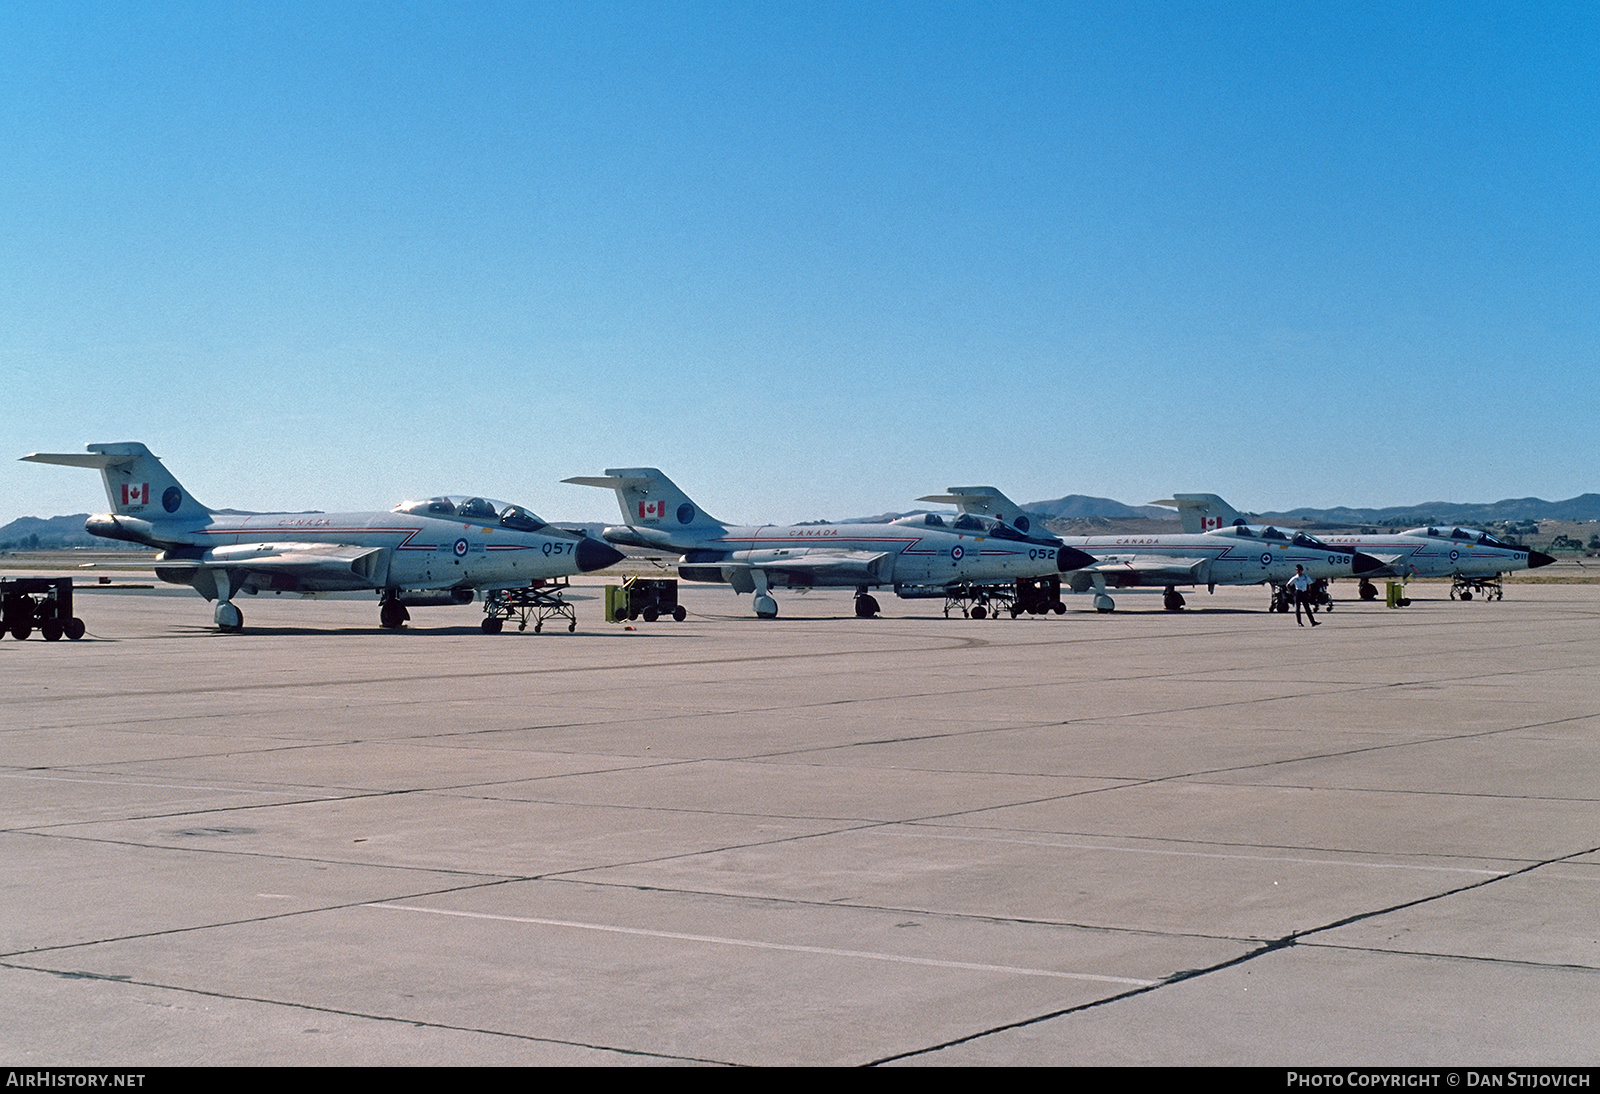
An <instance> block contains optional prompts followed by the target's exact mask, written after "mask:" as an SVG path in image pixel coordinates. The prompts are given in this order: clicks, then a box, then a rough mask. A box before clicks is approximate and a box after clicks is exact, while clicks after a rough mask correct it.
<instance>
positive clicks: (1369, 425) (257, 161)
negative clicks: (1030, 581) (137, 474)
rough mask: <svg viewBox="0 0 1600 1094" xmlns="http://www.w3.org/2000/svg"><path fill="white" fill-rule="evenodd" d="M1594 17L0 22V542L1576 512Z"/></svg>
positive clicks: (905, 8) (20, 18)
mask: <svg viewBox="0 0 1600 1094" xmlns="http://www.w3.org/2000/svg"><path fill="white" fill-rule="evenodd" d="M1596 73H1600V8H1596V7H1595V6H1594V5H1590V4H1572V5H1561V4H1544V5H1539V4H1534V5H1513V4H1509V3H1506V4H1493V5H1491V4H1475V3H1470V2H1451V3H1437V4H1430V3H1422V4H1402V3H1392V4H1377V3H1372V4H1366V3H1330V4H1288V3H1267V4H1249V3H1236V4H1152V5H1144V6H1139V5H1133V4H1104V3H1085V4H1073V3H1048V4H1003V3H983V4H970V5H969V4H940V3H916V4H868V5H861V4H837V5H830V4H822V3H805V4H703V3H694V4H680V3H651V4H626V3H617V4H598V3H577V4H567V3H527V4H522V3H518V4H489V3H473V4H459V5H457V4H445V3H434V4H407V3H381V4H363V3H354V2H348V3H346V2H341V3H329V4H310V3H304V4H273V3H253V4H241V5H234V4H221V3H196V4H170V3H160V2H138V3H132V2H130V3H89V4H74V3H65V2H60V0H52V2H48V3H30V2H26V0H14V2H12V3H9V4H7V5H5V6H4V7H0V383H3V384H4V387H5V390H6V393H7V399H6V406H7V411H6V413H5V414H4V415H0V456H3V455H5V454H6V453H9V454H10V455H9V457H7V458H4V459H0V523H3V522H4V521H7V520H10V519H12V518H13V517H16V516H20V515H36V516H49V515H54V514H57V513H69V512H81V511H85V510H90V511H96V510H99V509H101V508H103V507H104V494H103V492H102V491H101V489H100V486H99V483H98V482H97V481H95V476H94V475H93V474H92V473H90V472H85V471H78V470H74V469H69V468H57V467H41V466H37V465H33V464H26V463H18V462H16V460H15V457H17V456H21V455H23V454H24V453H27V452H32V451H79V450H81V449H82V446H83V445H84V444H85V443H88V442H92V441H119V440H142V441H144V442H145V443H147V444H149V445H150V447H151V448H152V449H153V450H154V451H155V452H157V453H158V454H159V455H161V456H163V457H164V458H165V459H166V461H167V465H168V467H169V468H170V469H171V470H173V471H174V473H175V474H176V475H177V476H178V478H179V479H180V480H181V481H183V482H184V484H185V485H186V486H188V487H189V489H190V490H191V491H192V492H193V493H194V494H195V495H196V496H198V497H199V498H201V500H203V501H204V502H206V503H207V504H210V505H214V506H225V505H229V506H236V507H240V508H252V509H260V510H272V509H280V508H292V509H298V508H322V509H360V508H387V507H388V506H389V505H392V504H393V503H394V502H396V501H398V500H400V499H401V498H402V497H418V496H424V495H428V494H435V493H447V492H448V493H462V492H470V493H479V494H484V495H488V496H492V497H500V498H506V499H510V500H515V501H519V502H522V503H523V504H526V505H528V506H530V507H531V508H533V509H535V510H536V511H538V512H540V513H541V514H543V515H545V516H546V517H549V518H553V519H568V520H575V519H594V520H608V519H613V518H614V515H615V513H614V509H615V507H614V504H613V503H612V501H611V500H610V498H609V497H608V496H607V495H605V494H602V493H600V492H598V491H592V490H585V489H584V488H581V487H575V486H570V485H564V484H562V483H561V482H560V480H561V479H562V478H564V477H566V476H568V475H576V474H598V473H599V472H600V471H601V470H602V469H603V468H606V467H615V466H635V465H655V466H659V467H661V468H662V469H664V470H665V471H666V472H667V473H668V474H669V475H671V476H672V477H673V478H674V479H675V480H676V481H677V482H678V483H679V485H680V486H682V487H683V488H684V489H685V490H686V491H687V492H688V493H689V494H690V495H691V496H693V497H694V498H695V499H696V500H697V501H699V502H700V503H701V504H702V505H703V506H704V507H705V508H707V509H709V510H710V511H712V512H714V513H716V514H718V515H719V516H723V517H725V518H729V519H737V520H750V521H756V520H778V521H785V520H803V519H811V518H816V517H821V516H849V515H856V514H862V513H872V512H880V511H883V510H886V509H892V508H893V509H899V508H910V507H911V506H912V505H913V499H915V498H916V497H917V496H918V495H919V494H924V493H930V492H934V491H938V490H942V489H943V488H944V487H946V486H950V485H969V484H980V483H983V484H992V485H995V486H999V487H1000V488H1001V489H1002V490H1004V491H1005V492H1006V493H1008V494H1010V495H1012V496H1013V497H1015V498H1018V499H1019V500H1032V499H1042V498H1049V497H1057V496H1060V495H1062V494H1067V493H1082V494H1094V495H1101V496H1107V497H1113V498H1117V499H1119V500H1122V501H1127V502H1131V503H1142V502H1146V501H1149V500H1151V499H1153V498H1157V497H1165V496H1168V495H1169V493H1170V492H1172V491H1174V490H1209V491H1215V492H1217V493H1220V494H1222V495H1223V496H1225V497H1227V498H1228V499H1229V500H1230V501H1232V502H1233V503H1234V504H1235V505H1238V506H1239V507H1240V508H1244V509H1253V510H1268V509H1281V508H1291V507H1294V506H1299V505H1318V506H1324V505H1337V504H1342V505H1356V506H1379V505H1398V504H1408V503H1416V502H1424V501H1432V500H1447V501H1492V500H1497V499H1499V498H1503V497H1518V496H1527V495H1538V496H1542V497H1545V498H1551V499H1555V498H1565V497H1570V496H1572V495H1575V494H1579V493H1583V492H1586V491H1590V490H1600V481H1597V478H1596V472H1595V469H1596V467H1597V466H1600V460H1597V456H1600V441H1597V439H1596V438H1597V430H1596V428H1595V423H1596V420H1597V412H1600V352H1597V351H1600V337H1597V335H1600V261H1597V259H1600V192H1597V187H1600V181H1597V180H1600V116H1597V115H1600V95H1597V93H1596V81H1597V76H1596Z"/></svg>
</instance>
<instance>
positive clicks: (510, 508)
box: [394, 494, 547, 532]
mask: <svg viewBox="0 0 1600 1094" xmlns="http://www.w3.org/2000/svg"><path fill="white" fill-rule="evenodd" d="M394 511H395V512H396V513H415V514H416V515H417V516H419V517H436V518H438V519H441V520H458V521H461V522H462V523H463V524H494V525H499V526H500V527H501V528H510V529H512V530H513V531H517V532H540V531H543V530H544V529H545V528H546V527H547V525H546V524H545V522H544V521H542V520H540V519H539V517H538V516H537V515H536V514H535V513H533V512H531V511H530V510H527V509H524V508H523V507H522V506H520V505H513V504H511V503H510V502H507V501H495V500H494V499H493V498H473V497H466V496H463V495H459V494H454V495H449V496H445V497H437V498H429V499H428V500H427V501H403V502H401V503H400V504H399V505H397V506H395V507H394Z"/></svg>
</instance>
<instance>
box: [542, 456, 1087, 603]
mask: <svg viewBox="0 0 1600 1094" xmlns="http://www.w3.org/2000/svg"><path fill="white" fill-rule="evenodd" d="M562 481H564V482H571V483H576V484H578V485H579V486H598V487H603V488H607V489H611V490H615V491H616V493H617V504H618V505H620V506H621V507H622V518H623V521H624V522H625V526H623V527H613V528H607V529H605V530H604V532H602V533H601V534H602V535H604V536H605V538H606V539H607V540H609V541H611V542H612V543H619V544H622V545H624V546H632V547H645V548H657V549H665V550H668V551H672V552H674V553H676V554H680V555H682V556H683V557H682V560H681V561H680V562H679V566H678V573H679V574H680V575H681V576H682V577H683V579H684V580H685V581H715V582H726V583H727V584H729V585H732V586H733V588H734V591H735V592H739V593H754V594H755V601H754V608H755V613H756V615H758V616H760V617H761V618H763V619H772V618H774V617H775V616H776V615H777V614H778V602H777V601H776V600H774V599H773V597H772V593H771V590H772V589H773V588H778V587H783V586H788V587H789V588H811V587H820V586H827V587H832V588H837V587H846V588H848V587H851V586H854V588H855V590H856V599H855V610H856V615H858V616H861V617H863V618H866V617H870V616H873V615H876V614H877V612H878V601H877V599H876V598H875V597H874V596H873V595H872V594H871V592H869V590H870V589H873V588H877V587H880V586H884V585H888V586H891V587H892V588H893V589H894V590H895V592H896V594H897V595H901V596H919V595H926V593H925V592H924V590H928V589H930V588H932V589H936V590H937V591H938V595H941V596H942V595H943V590H944V588H945V586H947V585H952V584H956V583H960V582H964V581H975V580H981V581H1007V580H1014V579H1016V578H1031V577H1038V576H1041V575H1043V574H1046V573H1051V574H1054V573H1057V572H1059V571H1062V570H1075V569H1078V568H1079V567H1082V566H1087V565H1090V564H1091V563H1093V562H1094V559H1092V558H1090V557H1089V556H1088V555H1085V554H1083V553H1082V552H1081V551H1075V550H1071V549H1069V548H1063V547H1062V546H1061V543H1060V541H1058V540H1057V539H1055V538H1054V537H1053V536H1052V537H1049V538H1046V539H1040V538H1034V537H1029V536H1027V535H1026V534H1024V533H1022V532H1021V531H1018V530H1016V529H1015V528H1013V527H1010V526H1008V525H1004V524H1001V525H999V526H998V527H997V526H996V525H995V524H994V523H993V522H988V523H986V522H983V521H978V520H974V521H972V522H970V526H968V527H955V526H953V525H951V524H948V523H946V522H945V520H944V519H943V518H942V517H940V516H938V515H937V514H931V513H924V514H921V515H919V516H911V517H902V518H900V519H899V520H896V521H891V522H889V523H888V524H798V525H790V526H782V525H772V524H765V525H758V526H744V527H739V526H734V525H730V524H727V523H726V522H724V521H720V520H717V519H716V518H715V517H712V516H710V515H709V514H707V513H706V512H705V511H704V510H703V509H701V508H700V507H699V506H697V505H696V504H695V503H694V502H692V501H690V500H689V498H688V496H687V495H686V494H684V493H683V491H682V490H679V489H678V487H677V486H675V485H674V484H673V482H672V480H671V479H669V478H667V477H666V476H665V475H663V474H662V473H661V472H660V471H658V470H656V469H655V468H653V467H629V468H608V469H607V471H606V473H605V474H604V475H603V476H602V475H593V476H578V477H575V478H570V479H564V480H562Z"/></svg>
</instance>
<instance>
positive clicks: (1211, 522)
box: [1200, 517, 1222, 532]
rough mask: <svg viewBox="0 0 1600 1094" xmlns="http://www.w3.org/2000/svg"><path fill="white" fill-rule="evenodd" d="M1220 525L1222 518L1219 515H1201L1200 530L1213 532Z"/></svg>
mask: <svg viewBox="0 0 1600 1094" xmlns="http://www.w3.org/2000/svg"><path fill="white" fill-rule="evenodd" d="M1221 527H1222V518H1221V517H1201V518H1200V530H1201V531H1202V532H1215V531H1216V530H1217V529H1218V528H1221Z"/></svg>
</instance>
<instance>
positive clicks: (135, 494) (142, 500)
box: [122, 482, 150, 505]
mask: <svg viewBox="0 0 1600 1094" xmlns="http://www.w3.org/2000/svg"><path fill="white" fill-rule="evenodd" d="M122 504H123V505H149V504H150V484H149V483H147V482H141V483H140V484H139V485H137V486H132V485H130V484H128V483H123V484H122Z"/></svg>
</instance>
